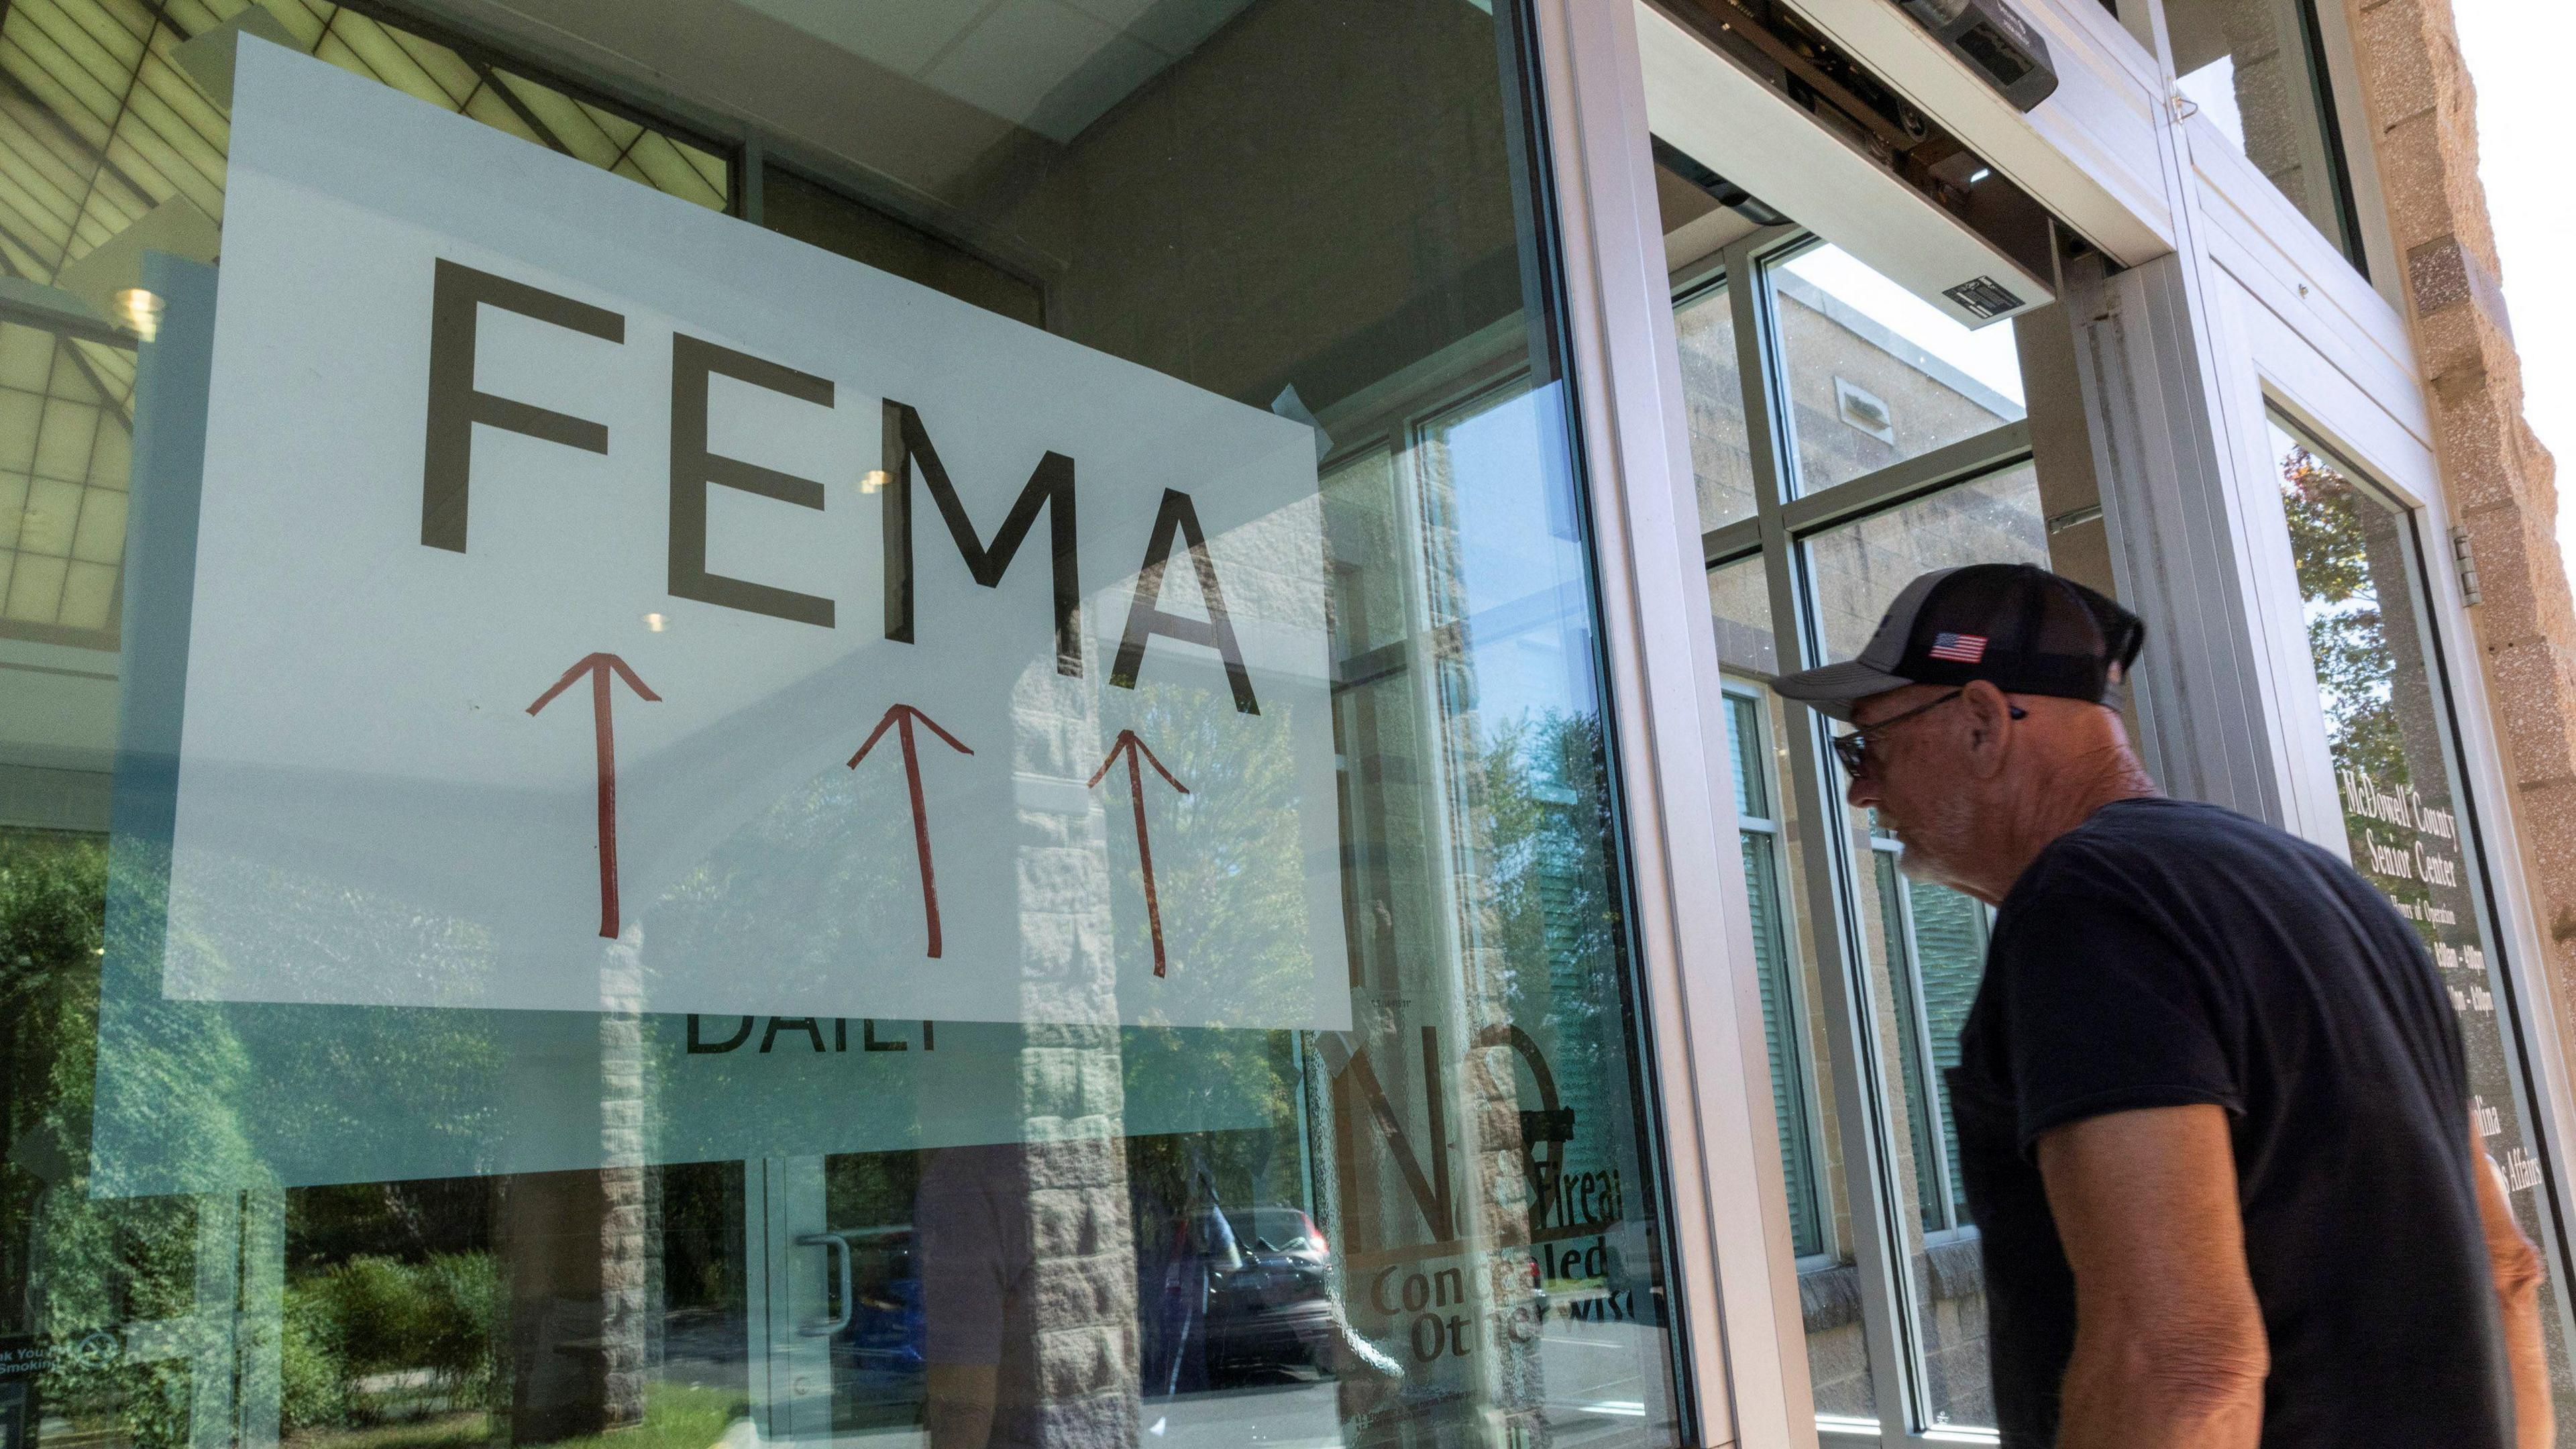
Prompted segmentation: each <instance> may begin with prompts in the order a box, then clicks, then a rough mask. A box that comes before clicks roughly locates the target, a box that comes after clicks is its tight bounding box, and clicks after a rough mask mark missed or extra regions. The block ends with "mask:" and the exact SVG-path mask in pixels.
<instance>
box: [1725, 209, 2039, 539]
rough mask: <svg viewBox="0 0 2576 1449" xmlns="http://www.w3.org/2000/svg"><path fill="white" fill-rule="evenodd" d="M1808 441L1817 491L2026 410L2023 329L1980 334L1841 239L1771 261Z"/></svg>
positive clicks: (1808, 478)
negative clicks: (2020, 346)
mask: <svg viewBox="0 0 2576 1449" xmlns="http://www.w3.org/2000/svg"><path fill="white" fill-rule="evenodd" d="M1764 276H1765V278H1766V279H1767V281H1768V283H1769V285H1770V289H1771V312H1772V316H1773V318H1774V319H1775V320H1776V323H1777V325H1778V327H1779V329H1780V352H1781V367H1782V370H1783V372H1784V373H1785V378H1784V380H1783V389H1784V390H1785V391H1786V393H1787V394H1788V398H1789V425H1790V430H1791V431H1792V432H1793V433H1795V434H1796V436H1797V440H1798V448H1797V456H1798V467H1797V474H1798V476H1797V491H1799V492H1801V493H1814V492H1817V491H1818V490H1820V489H1824V488H1830V487H1832V486H1833V485H1834V484H1836V483H1844V482H1848V481H1850V480H1851V479H1854V478H1858V477H1860V476H1862V475H1863V474H1867V473H1875V472H1877V471H1878V470H1879V469H1881V468H1884V467H1887V466H1888V465H1890V464H1892V463H1901V462H1903V461H1905V460H1906V459H1908V458H1913V457H1919V456H1921V455H1922V454H1925V453H1928V452H1931V451H1932V450H1933V449H1935V448H1939V447H1944V446H1946V445H1948V444H1951V443H1955V442H1958V441H1960V440H1961V439H1963V438H1972V437H1975V436H1976V435H1977V434H1979V433H1983V432H1987V431H1989V430H1991V429H1994V428H1998V427H2001V426H2002V425H2004V424H2005V423H2009V422H2014V421H2017V420H2018V419H2020V418H2021V417H2022V415H2023V411H2024V410H2023V406H2022V387H2021V359H2020V357H2019V355H2018V354H2017V353H2016V352H2015V351H2014V350H2013V330H2012V326H2011V324H2009V323H1998V324H1995V325H1992V326H1987V327H1982V328H1979V329H1977V330H1976V331H1973V332H1971V331H1969V330H1968V329H1967V328H1965V327H1962V326H1960V325H1959V324H1958V323H1956V322H1953V321H1951V320H1950V319H1949V318H1948V317H1947V316H1945V315H1943V314H1942V313H1940V312H1939V311H1937V310H1935V309H1934V308H1933V307H1932V305H1931V304H1930V303H1928V302H1925V301H1923V300H1921V299H1920V298H1917V297H1916V296H1915V295H1914V294H1913V293H1911V292H1908V291H1906V290H1905V289H1904V288H1902V287H1899V286H1898V285H1896V284H1895V283H1894V282H1891V281H1889V280H1888V279H1887V278H1885V277H1883V276H1880V275H1879V274H1878V273H1877V272H1875V271H1873V270H1871V269H1870V268H1869V267H1868V266H1867V265H1866V264H1864V263H1863V262H1861V261H1860V259H1859V258H1857V257H1854V256H1852V255H1851V254H1850V253H1849V252H1846V251H1844V250H1843V249H1842V248H1840V247H1836V246H1816V247H1810V248H1808V249H1807V250H1805V251H1802V252H1800V253H1798V254H1797V255H1796V256H1794V257H1792V258H1790V259H1789V260H1788V261H1786V262H1780V263H1775V264H1773V265H1771V266H1769V267H1767V268H1765V269H1764Z"/></svg>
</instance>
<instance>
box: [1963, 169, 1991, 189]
mask: <svg viewBox="0 0 2576 1449" xmlns="http://www.w3.org/2000/svg"><path fill="white" fill-rule="evenodd" d="M1994 174H1995V168H1993V167H1992V166H1980V167H1978V168H1977V169H1976V170H1975V171H1974V172H1973V173H1971V174H1970V175H1969V177H1968V184H1969V185H1970V186H1974V185H1976V184H1977V183H1978V182H1980V181H1983V180H1985V179H1986V178H1987V177H1989V176H1992V175H1994Z"/></svg>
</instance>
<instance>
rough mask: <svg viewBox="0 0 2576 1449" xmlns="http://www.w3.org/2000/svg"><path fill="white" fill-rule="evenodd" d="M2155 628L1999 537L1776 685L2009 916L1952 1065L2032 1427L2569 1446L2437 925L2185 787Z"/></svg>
mask: <svg viewBox="0 0 2576 1449" xmlns="http://www.w3.org/2000/svg"><path fill="white" fill-rule="evenodd" d="M2143 636H2144V630H2143V628H2142V627H2141V626H2140V625H2139V623H2138V620H2137V619H2136V618H2135V617H2134V616H2133V615H2131V614H2129V613H2128V612H2127V611H2126V610H2123V609H2122V608H2120V607H2119V606H2118V605H2117V604H2114V603H2112V602H2111V601H2110V600H2108V599H2105V598H2103V597H2102V596H2101V595H2099V594H2096V593H2094V592H2093V591H2091V590H2089V589H2085V588H2083V587H2081V586H2080V585H2077V584H2074V583H2071V582H2069V581H2067V580H2065V579H2061V578H2059V577H2057V576H2056V575H2054V574H2050V573H2047V572H2044V571H2042V570H2039V569H2035V568H2030V567H2027V566H2024V565H2000V564H1998V565H1981V566H1978V567H1974V568H1967V569H1956V570H1944V571H1941V572H1938V573H1933V574H1927V575H1925V576H1924V577H1922V578H1919V579H1916V580H1915V581H1914V582H1913V583H1912V584H1910V585H1908V586H1907V587H1906V589H1905V591H1904V592H1903V593H1902V594H1900V595H1899V596H1898V598H1897V600H1896V602H1895V604H1894V605H1893V606H1891V607H1890V609H1889V610H1888V613H1887V617H1886V618H1885V619H1884V620H1882V621H1881V622H1880V624H1879V629H1878V633H1877V635H1876V636H1875V637H1874V638H1872V639H1871V641H1870V643H1869V647H1868V648H1867V649H1865V650H1863V651H1862V653H1861V655H1860V657H1859V658H1858V659H1856V660H1853V661H1851V662H1848V663H1844V664H1835V665H1828V666H1825V667H1823V668H1820V669H1812V670H1808V671H1806V672H1805V673H1802V674H1797V675H1790V676H1786V677H1783V678H1781V679H1778V680H1776V681H1774V685H1775V687H1776V688H1778V689H1779V691H1780V692H1781V693H1782V694H1783V695H1785V696H1787V697H1789V698H1791V699H1796V700H1804V701H1806V702H1808V703H1810V704H1813V705H1814V706H1816V708H1818V709H1819V710H1821V711H1823V712H1824V713H1826V714H1829V715H1831V716H1833V717H1835V718H1838V719H1843V720H1848V721H1851V722H1853V723H1855V724H1857V725H1859V727H1860V729H1859V733H1857V734H1852V735H1846V736H1844V737H1842V738H1841V739H1839V740H1837V741H1835V750H1836V753H1837V754H1838V755H1840V756H1841V757H1842V759H1843V761H1844V764H1845V766H1846V768H1847V769H1848V770H1849V771H1850V777H1851V778H1850V789H1849V797H1850V800H1851V803H1852V804H1853V805H1855V806H1865V807H1871V808H1875V809H1876V810H1877V812H1878V817H1879V821H1880V823H1881V824H1882V825H1884V826H1886V827H1888V828H1890V829H1893V830H1894V831H1895V832H1896V834H1897V837H1898V838H1899V839H1900V840H1901V841H1902V842H1903V843H1904V847H1905V853H1904V858H1903V864H1904V868H1905V869H1906V871H1907V872H1908V873H1910V874H1913V875H1916V876H1918V877H1922V878H1925V879H1929V880H1932V881H1937V882H1939V883H1942V884H1946V885H1952V886H1955V887H1957V888H1958V889H1960V890H1963V891H1966V892H1967V893H1968V894H1970V895H1972V896H1975V897H1977V898H1978V899H1980V900H1983V901H1986V902H1988V903H1990V904H1993V905H1995V906H1996V907H1997V915H1996V919H1995V929H1994V934H1993V938H1992V942H1991V945H1990V946H1989V948H1988V952H1987V960H1986V975H1985V981H1984V983H1983V985H1982V986H1981V988H1980V989H1979V991H1978V995H1977V999H1976V1004H1975V1006H1974V1007H1973V1008H1972V1009H1971V1011H1970V1014H1969V1018H1968V1023H1967V1027H1966V1029H1965V1031H1964V1032H1963V1033H1962V1034H1961V1038H1960V1056H1961V1065H1960V1066H1959V1067H1958V1068H1957V1069H1956V1070H1955V1071H1953V1072H1952V1073H1951V1089H1952V1101H1953V1104H1954V1107H1955V1110H1956V1115H1957V1122H1958V1132H1959V1148H1960V1154H1961V1167H1962V1170H1963V1175H1964V1177H1965V1179H1966V1186H1967V1189H1968V1201H1969V1205H1970V1207H1971V1208H1972V1209H1973V1210H1974V1211H1975V1214H1976V1219H1977V1223H1978V1226H1979V1228H1980V1229H1981V1230H1982V1238H1983V1249H1984V1254H1985V1263H1986V1295H1987V1310H1988V1333H1989V1349H1990V1352H1991V1354H1992V1367H1993V1373H1994V1389H1995V1405H1996V1410H1997V1415H1998V1418H1999V1420H2000V1422H2001V1425H2002V1428H2003V1439H2004V1443H2005V1444H2006V1445H2008V1446H2042V1445H2065V1446H2070V1449H2091V1446H2102V1445H2120V1446H2195V1449H2197V1446H2213V1449H2214V1446H2221V1445H2226V1446H2250V1445H2255V1444H2261V1445H2264V1446H2289V1445H2298V1446H2328V1445H2332V1446H2337V1449H2342V1446H2355V1445H2388V1446H2399V1445H2404V1446H2409V1449H2413V1446H2427V1445H2436V1444H2438V1445H2442V1446H2445V1449H2503V1446H2505V1445H2507V1444H2509V1443H2514V1442H2516V1440H2517V1437H2518V1441H2519V1443H2520V1444H2522V1445H2525V1446H2529V1445H2538V1444H2546V1443H2548V1442H2549V1440H2550V1434H2551V1423H2550V1405H2549V1399H2548V1386H2547V1383H2546V1377H2545V1369H2544V1367H2543V1363H2542V1359H2541V1354H2540V1323H2539V1314H2538V1310H2537V1288H2538V1273H2539V1258H2538V1255H2537V1253H2536V1252H2535V1251H2534V1250H2533V1248H2532V1247H2531V1245H2530V1243H2529V1242H2528V1241H2526V1240H2525V1239H2524V1238H2523V1236H2522V1234H2521V1233H2520V1231H2519V1230H2517V1229H2516V1228H2515V1227H2514V1225H2513V1219H2512V1215H2511V1212H2510V1209H2509V1208H2508V1207H2507V1204H2506V1200H2505V1197H2504V1194H2503V1191H2502V1187H2501V1184H2500V1182H2499V1181H2498V1180H2497V1179H2496V1178H2495V1176H2494V1174H2493V1173H2492V1171H2491V1170H2490V1169H2489V1168H2488V1167H2487V1166H2486V1164H2485V1163H2484V1162H2482V1161H2481V1154H2480V1153H2479V1151H2478V1149H2477V1146H2476V1143H2475V1138H2474V1137H2473V1136H2471V1135H2467V1134H2465V1133H2464V1131H2463V1123H2464V1121H2465V1120H2466V1115H2467V1111H2468V1080H2467V1068H2466V1064H2465V1060H2464V1058H2463V1055H2462V1050H2461V1044H2460V1033H2459V1024H2458V1022H2457V1020H2456V1018H2455V1017H2454V1016H2453V1015H2452V1012H2451V1009H2450V1004H2449V1001H2448V998H2447V996H2446V995H2445V993H2444V991H2443V989H2442V985H2441V983H2440V981H2439V980H2438V978H2437V975H2436V973H2435V971H2434V968H2433V965H2432V963H2431V961H2430V960H2429V959H2428V958H2427V957H2426V955H2425V952H2424V947H2423V943H2422V942H2421V941H2420V940H2418V939H2417V938H2416V935H2415V933H2414V931H2413V929H2412V928H2411V927H2409V926H2408V925H2407V923H2406V922H2405V920H2404V919H2403V918H2401V917H2400V916H2399V915H2398V914H2397V912H2396V911H2395V909H2394V908H2392V907H2391V906H2390V905H2389V903H2388V901H2387V900H2386V899H2385V898H2383V897H2382V896H2381V895H2380V894H2379V893H2378V892H2377V891H2375V890H2373V889H2372V888H2371V887H2370V885H2369V884H2368V883H2367V882H2366V881H2364V880H2363V879H2362V878H2361V877H2360V876H2358V875H2356V874H2355V873H2354V872H2353V871H2352V869H2351V868H2350V867H2349V866H2347V865H2345V864H2344V863H2343V862H2342V861H2341V860H2340V859H2338V858H2336V857H2335V856H2333V855H2331V854H2329V853H2328V852H2326V851H2324V850H2322V849H2319V848H2318V847H2316V846H2314V845H2311V844H2309V843H2307V842H2306V841H2303V840H2299V839H2296V838H2294V837H2292V836H2290V835H2287V834H2285V833H2283V832H2281V831H2279V830H2275V829H2273V828H2272V827H2270V826H2268V825H2264V824H2261V823H2259V822H2257V821H2253V820H2248V819H2245V818H2244V817H2242V816H2238V815H2234V814H2231V813H2229V812H2227V811H2225V810H2221V809H2217V808H2215V807H2213V806H2207V805H2198V804H2191V803H2186V802H2183V801H2178V800H2168V799H2164V798H2162V797H2160V796H2159V795H2158V793H2157V791H2156V789H2155V787H2154V785H2153V784H2152V783H2150V782H2149V780H2148V779H2147V776H2146V774H2145V772H2144V771H2143V770H2142V769H2141V767H2140V766H2139V764H2138V761H2137V759H2136V757H2135V756H2134V755H2132V754H2131V753H2130V750H2129V747H2128V743H2127V740H2126V738H2125V736H2124V735H2123V732H2122V730H2121V727H2120V720H2119V716H2118V715H2117V714H2116V713H2115V712H2114V709H2113V708H2112V707H2111V706H2112V705H2113V704H2114V703H2115V702H2116V700H2117V696H2118V691H2119V688H2120V684H2121V681H2122V678H2123V676H2124V675H2125V674H2126V673H2127V670H2128V667H2129V666H2130V665H2131V664H2132V663H2133V662H2134V661H2135V659H2136V657H2137V654H2138V649H2139V646H2140V644H2141V642H2142V640H2143ZM2517 1425H2518V1427H2519V1430H2520V1433H2519V1435H2518V1436H2517V1435H2516V1434H2515V1433H2514V1430H2515V1428H2516V1426H2517ZM2061 1435H2062V1437H2061Z"/></svg>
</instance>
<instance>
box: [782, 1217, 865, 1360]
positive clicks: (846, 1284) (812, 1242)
mask: <svg viewBox="0 0 2576 1449" xmlns="http://www.w3.org/2000/svg"><path fill="white" fill-rule="evenodd" d="M796 1245H797V1246H798V1247H800V1248H821V1249H823V1250H824V1251H825V1252H826V1253H827V1254H829V1255H831V1256H833V1257H835V1258H837V1259H839V1261H840V1265H841V1311H840V1312H838V1313H835V1314H831V1315H828V1316H826V1317H825V1318H824V1319H823V1321H822V1322H820V1323H800V1324H798V1325H797V1326H796V1331H797V1333H799V1334H800V1335H802V1336H804V1337H806V1338H829V1337H831V1336H832V1335H833V1334H836V1333H838V1332H840V1331H841V1330H842V1329H844V1328H847V1327H849V1326H850V1312H851V1310H852V1309H853V1308H855V1307H856V1306H857V1304H858V1300H857V1299H856V1298H855V1297H854V1296H852V1294H851V1291H850V1240H849V1239H848V1238H845V1237H843V1236H841V1235H840V1234H839V1233H807V1234H805V1235H804V1236H802V1237H799V1238H798V1239H797V1240H796Z"/></svg>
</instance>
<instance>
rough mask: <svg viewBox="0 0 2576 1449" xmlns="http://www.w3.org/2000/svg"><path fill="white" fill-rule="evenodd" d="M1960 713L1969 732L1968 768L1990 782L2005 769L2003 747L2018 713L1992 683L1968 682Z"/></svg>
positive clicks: (1960, 697) (1963, 693)
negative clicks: (2014, 717)
mask: <svg viewBox="0 0 2576 1449" xmlns="http://www.w3.org/2000/svg"><path fill="white" fill-rule="evenodd" d="M1959 713H1960V715H1961V716H1962V717H1963V719H1964V722H1965V724H1966V727H1967V731H1968V759H1969V762H1970V764H1969V768H1970V769H1971V770H1972V771H1974V772H1975V774H1976V777H1977V778H1978V779H1981V780H1990V779H1993V778H1994V777H1995V775H1996V774H1997V773H1998V772H1999V771H2001V770H2002V769H2003V767H2004V753H2005V745H2006V742H2007V741H2008V740H2009V739H2010V738H2011V732H2012V721H2013V716H2014V715H2015V714H2016V713H2017V712H2016V711H2015V710H2014V709H2013V707H2012V701H2011V700H2009V699H2006V698H2005V697H2004V692H2003V691H2002V690H2000V689H1997V688H1996V687H1995V686H1994V684H1993V683H1992V682H1991V681H1988V680H1983V679H1977V680H1971V681H1969V683H1968V687H1967V688H1966V689H1964V690H1962V691H1961V692H1960V696H1959Z"/></svg>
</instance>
